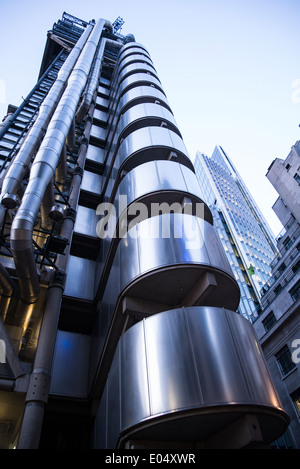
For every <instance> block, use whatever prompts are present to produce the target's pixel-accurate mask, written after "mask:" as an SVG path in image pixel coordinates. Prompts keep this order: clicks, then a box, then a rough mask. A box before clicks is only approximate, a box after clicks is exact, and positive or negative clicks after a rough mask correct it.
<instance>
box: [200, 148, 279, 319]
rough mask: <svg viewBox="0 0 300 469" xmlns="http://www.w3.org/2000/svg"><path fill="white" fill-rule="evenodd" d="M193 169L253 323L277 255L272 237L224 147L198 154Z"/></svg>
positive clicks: (242, 306)
mask: <svg viewBox="0 0 300 469" xmlns="http://www.w3.org/2000/svg"><path fill="white" fill-rule="evenodd" d="M194 166H195V170H196V175H197V177H198V180H199V184H200V188H201V192H202V197H203V199H204V200H205V201H206V203H207V204H208V205H209V208H210V210H211V212H212V214H213V219H214V225H215V228H216V230H217V232H218V234H219V237H220V239H221V242H222V245H223V247H224V249H225V252H226V255H227V258H228V260H229V262H230V265H231V268H232V271H233V273H234V276H235V279H236V281H237V282H238V284H239V287H240V291H241V299H240V303H239V308H238V310H239V312H240V314H242V315H243V316H245V317H246V318H247V319H249V320H253V319H254V318H255V317H256V316H257V315H258V314H259V312H260V308H261V302H260V296H261V295H260V291H261V288H262V287H263V285H264V284H265V283H266V282H267V281H268V280H269V278H270V276H271V267H270V264H271V262H272V260H273V259H274V256H275V255H276V253H277V248H276V244H275V239H274V236H273V233H272V231H271V229H270V228H269V226H268V224H267V222H266V220H265V219H264V217H263V215H262V213H261V211H260V210H259V208H258V206H257V204H256V203H255V201H254V200H253V197H252V196H251V194H250V193H249V190H248V189H247V187H246V185H245V183H244V181H243V180H242V178H241V176H240V175H239V173H238V171H237V170H236V168H235V167H234V165H233V163H232V161H231V160H230V158H229V157H228V155H227V154H226V153H225V151H224V149H223V148H222V147H221V146H216V147H215V149H214V151H213V153H212V155H211V157H209V156H207V155H205V154H203V153H200V152H197V155H196V159H195V163H194Z"/></svg>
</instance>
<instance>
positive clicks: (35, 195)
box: [11, 19, 106, 303]
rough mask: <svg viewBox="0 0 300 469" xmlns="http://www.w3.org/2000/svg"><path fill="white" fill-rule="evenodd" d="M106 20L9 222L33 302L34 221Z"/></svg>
mask: <svg viewBox="0 0 300 469" xmlns="http://www.w3.org/2000/svg"><path fill="white" fill-rule="evenodd" d="M105 23H106V22H105V20H102V19H101V20H99V21H98V22H97V24H96V25H95V26H94V28H93V31H92V33H91V35H90V36H89V38H88V40H87V42H86V44H85V46H84V48H83V51H82V53H81V54H80V56H79V58H78V60H77V62H76V64H75V66H74V68H73V70H72V73H71V75H70V77H69V80H68V85H67V87H66V90H65V92H64V93H63V95H62V97H61V99H60V101H59V104H58V106H57V108H56V110H55V112H54V114H53V117H52V118H51V121H50V123H49V125H48V129H47V132H46V135H45V137H44V139H43V142H42V144H41V146H40V148H39V151H38V153H37V155H36V157H35V159H34V161H33V164H32V167H31V171H30V178H29V183H28V186H27V188H26V191H25V194H24V196H23V198H22V202H21V205H20V208H19V210H18V212H17V214H16V216H15V218H14V221H13V224H12V228H11V248H12V252H13V255H14V259H15V264H16V270H17V273H18V279H19V283H20V290H21V297H22V299H23V300H24V301H25V302H27V303H33V302H35V301H36V300H37V298H38V293H39V280H38V275H37V270H36V265H35V258H34V254H33V249H32V232H33V226H34V222H35V219H36V217H37V214H38V211H39V208H40V206H41V203H42V199H43V197H44V194H45V191H46V188H47V186H48V185H49V183H50V182H51V180H52V178H53V176H54V174H55V169H56V167H57V165H58V163H59V160H60V155H61V153H62V151H63V147H64V144H65V141H66V138H67V135H68V132H69V129H70V127H71V125H72V121H73V119H74V115H75V112H76V108H77V105H78V103H79V100H80V97H81V93H82V92H83V90H84V87H85V84H86V82H87V77H88V75H89V72H90V68H91V65H92V62H93V58H94V55H95V52H96V49H97V46H98V43H99V40H100V37H101V33H102V31H103V27H104V25H105Z"/></svg>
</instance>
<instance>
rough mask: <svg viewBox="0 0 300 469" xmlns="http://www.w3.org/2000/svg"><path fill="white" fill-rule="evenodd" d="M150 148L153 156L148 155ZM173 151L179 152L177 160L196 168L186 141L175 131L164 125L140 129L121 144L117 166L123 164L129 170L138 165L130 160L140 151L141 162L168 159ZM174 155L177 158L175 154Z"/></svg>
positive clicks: (192, 168)
mask: <svg viewBox="0 0 300 469" xmlns="http://www.w3.org/2000/svg"><path fill="white" fill-rule="evenodd" d="M148 149H149V150H150V151H151V153H152V158H151V156H150V155H149V156H148V157H147V156H146V153H147V150H148ZM156 150H157V151H156ZM171 152H173V153H176V154H177V158H178V159H177V160H176V161H178V162H180V163H181V164H183V165H186V166H187V167H188V168H190V169H191V170H192V171H193V170H194V167H193V165H192V162H191V160H190V159H189V157H188V153H187V149H186V147H185V145H184V142H183V140H182V138H180V137H179V135H177V134H176V133H175V132H173V131H172V130H169V129H167V128H163V127H148V128H142V129H138V130H136V131H134V132H132V133H131V134H129V135H128V136H127V137H126V138H125V139H124V140H123V142H122V143H121V144H120V146H119V148H118V153H117V157H116V160H115V167H117V168H121V166H124V169H125V166H126V171H129V170H130V169H131V168H133V167H134V166H135V165H136V163H134V161H133V160H132V161H129V160H130V159H131V158H132V157H134V155H136V154H137V153H139V163H140V164H141V163H143V162H146V161H148V158H149V160H154V159H157V160H161V159H168V158H170V156H172V155H170V153H171ZM173 157H174V158H176V156H175V155H173ZM170 159H171V158H170Z"/></svg>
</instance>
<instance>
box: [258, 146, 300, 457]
mask: <svg viewBox="0 0 300 469" xmlns="http://www.w3.org/2000/svg"><path fill="white" fill-rule="evenodd" d="M267 178H268V179H269V181H270V182H271V183H272V185H273V186H274V188H275V189H276V191H277V192H278V194H279V197H278V199H277V200H276V202H275V204H274V205H273V209H274V212H275V213H276V215H277V216H278V218H279V220H280V221H281V223H282V224H283V226H284V229H283V230H282V232H281V233H280V235H279V236H278V239H277V246H278V251H279V254H278V256H277V257H276V258H275V259H274V261H273V262H272V265H271V267H272V277H271V279H270V281H269V282H268V283H267V284H266V285H264V287H263V289H262V305H263V311H262V313H261V315H260V316H259V317H258V318H257V320H256V321H255V323H254V328H255V331H256V333H257V336H258V339H259V342H260V344H261V347H262V350H263V352H264V355H265V358H266V361H267V364H268V367H269V369H270V372H271V374H272V377H273V380H274V383H275V385H276V388H277V390H278V393H279V395H280V397H281V399H282V402H283V405H284V408H285V409H286V411H287V412H288V414H289V416H290V419H291V423H290V426H289V429H288V435H289V437H290V442H291V444H292V446H293V447H294V448H300V379H299V378H300V376H299V372H300V366H299V362H300V321H299V318H300V212H299V200H300V144H299V142H296V144H295V145H293V147H292V148H291V151H290V153H289V155H288V156H287V158H286V159H285V160H283V159H279V158H277V159H275V160H274V161H273V162H272V164H271V166H270V167H269V169H268V172H267ZM282 444H283V442H282Z"/></svg>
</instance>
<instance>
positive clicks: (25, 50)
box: [0, 0, 300, 235]
mask: <svg viewBox="0 0 300 469" xmlns="http://www.w3.org/2000/svg"><path fill="white" fill-rule="evenodd" d="M63 11H66V12H68V13H70V14H73V15H75V16H78V17H80V18H82V19H85V20H90V19H93V18H95V19H98V18H99V17H103V18H106V19H108V20H110V21H112V22H113V21H114V20H115V19H116V18H117V17H118V16H121V17H122V18H123V19H124V21H125V24H124V26H123V28H122V31H121V32H122V33H123V34H124V35H126V34H128V33H132V34H134V36H135V38H136V41H137V42H140V43H142V44H143V45H145V46H146V48H147V49H148V51H149V53H150V55H151V57H152V59H153V62H154V65H155V67H156V70H157V72H158V76H159V78H160V80H161V82H162V85H163V88H164V90H165V92H166V95H167V97H168V100H169V103H170V105H171V108H172V110H173V112H174V115H175V119H176V121H177V124H178V126H179V129H180V131H181V133H182V135H183V139H184V142H185V145H186V147H187V149H188V152H189V156H190V158H191V159H192V160H193V159H194V157H195V153H196V151H197V150H199V151H202V152H204V153H206V154H208V155H210V154H211V153H212V151H213V149H214V146H215V145H216V144H218V145H221V146H222V147H223V148H224V150H225V151H226V152H227V154H228V155H229V157H230V158H231V159H232V161H233V163H234V165H235V166H236V168H237V170H238V171H239V173H240V174H241V176H242V177H243V179H244V181H245V183H246V184H247V186H248V188H249V190H250V192H251V193H252V195H253V197H254V199H255V200H256V202H257V203H258V205H259V207H260V209H261V210H262V212H263V214H264V215H265V217H266V219H267V221H268V222H269V224H270V226H271V228H272V229H273V231H274V233H275V235H277V234H278V232H279V230H280V229H281V225H280V223H279V221H278V219H277V217H276V216H275V214H274V213H273V211H272V208H271V207H272V205H273V203H274V202H275V200H276V198H277V193H276V191H275V190H274V189H273V187H272V185H271V184H270V183H269V181H268V180H267V178H266V177H265V174H266V172H267V170H268V167H269V166H270V164H271V163H272V161H273V159H274V158H286V156H287V155H288V153H289V151H290V148H291V146H292V145H293V144H294V143H295V142H296V141H297V140H298V139H299V138H300V128H299V127H298V126H299V123H300V62H299V45H300V28H299V18H300V2H299V0H272V1H271V0H260V1H257V0H252V1H251V0H250V1H249V0H248V1H244V0H222V1H221V0H185V1H178V0H152V1H151V2H145V1H144V0H123V1H121V0H109V1H102V2H101V1H96V0H84V1H83V0H82V1H77V0H65V1H64V0H51V1H49V2H48V1H44V0H26V1H24V0H0V17H1V29H0V40H1V44H2V46H1V48H0V64H1V68H0V118H1V119H2V117H3V116H4V115H5V113H6V108H7V105H8V104H9V103H12V104H15V105H19V104H20V103H21V101H22V97H26V95H27V93H28V92H29V91H30V89H31V88H32V87H33V86H34V84H35V82H36V80H37V75H38V72H39V68H40V63H41V57H42V54H43V50H44V46H45V42H46V32H47V30H49V29H51V27H52V25H53V23H54V22H56V21H57V20H58V19H59V18H61V16H62V13H63Z"/></svg>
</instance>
